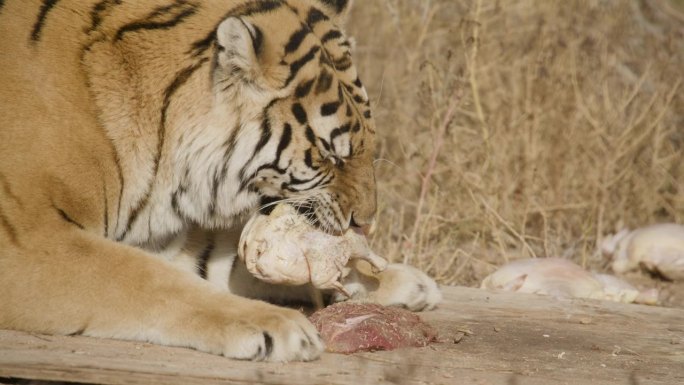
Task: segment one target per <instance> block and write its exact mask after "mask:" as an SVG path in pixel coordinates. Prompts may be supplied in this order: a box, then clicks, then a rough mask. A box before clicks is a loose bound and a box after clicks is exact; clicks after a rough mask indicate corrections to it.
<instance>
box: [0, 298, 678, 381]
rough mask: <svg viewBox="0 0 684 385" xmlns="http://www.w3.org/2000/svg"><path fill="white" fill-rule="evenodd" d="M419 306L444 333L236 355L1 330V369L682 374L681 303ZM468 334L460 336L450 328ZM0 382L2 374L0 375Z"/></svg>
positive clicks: (52, 374) (358, 377)
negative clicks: (427, 338)
mask: <svg viewBox="0 0 684 385" xmlns="http://www.w3.org/2000/svg"><path fill="white" fill-rule="evenodd" d="M444 293H445V298H446V301H445V303H444V304H443V305H442V306H441V307H440V308H439V309H438V310H436V311H432V312H428V313H424V314H423V317H424V318H425V319H426V320H427V321H429V322H430V323H432V324H433V325H435V326H436V327H437V328H438V330H439V331H440V335H441V336H442V339H444V340H445V342H442V343H439V344H435V345H432V346H430V347H427V348H420V349H403V350H398V351H394V352H375V353H362V354H355V355H348V356H345V355H337V354H325V355H324V356H323V357H322V359H320V360H318V361H316V362H309V363H286V364H282V363H255V362H241V361H233V360H229V359H226V358H222V357H217V356H212V355H209V354H204V353H200V352H196V351H193V350H189V349H182V348H170V347H162V346H156V345H151V344H145V343H136V342H127V341H114V340H102V339H96V338H88V337H80V336H76V337H63V336H46V335H36V334H28V333H22V332H15V331H0V377H14V378H25V379H41V380H51V381H74V382H87V383H101V384H152V383H165V384H203V385H206V384H225V383H264V384H292V385H307V384H320V383H330V384H350V385H360V384H366V383H378V384H383V383H420V384H455V383H469V384H470V383H473V384H532V385H534V384H550V383H553V384H579V385H582V384H592V385H596V384H667V385H671V384H684V310H682V309H668V308H659V307H647V306H640V305H624V304H616V303H609V302H599V301H588V300H556V299H552V298H548V297H542V296H534V295H525V294H510V293H490V292H487V291H483V290H477V289H470V288H462V287H447V288H444ZM464 331H466V332H472V335H465V336H463V337H462V339H461V340H460V342H459V343H454V342H453V339H454V338H457V339H458V337H459V336H461V335H463V332H464ZM0 382H2V381H0Z"/></svg>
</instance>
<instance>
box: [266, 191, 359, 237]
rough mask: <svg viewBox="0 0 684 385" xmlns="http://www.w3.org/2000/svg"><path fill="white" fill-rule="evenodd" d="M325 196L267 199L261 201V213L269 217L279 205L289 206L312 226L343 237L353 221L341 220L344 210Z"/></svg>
mask: <svg viewBox="0 0 684 385" xmlns="http://www.w3.org/2000/svg"><path fill="white" fill-rule="evenodd" d="M327 200H329V198H328V199H326V197H325V196H311V197H307V198H304V199H288V198H279V197H265V198H263V199H262V200H261V208H260V209H259V212H260V213H261V214H264V215H269V214H270V213H271V211H273V209H274V208H275V206H276V205H277V204H280V203H285V204H289V205H291V206H292V207H294V209H295V210H296V211H297V213H298V214H299V215H301V216H303V217H304V218H305V219H306V220H307V221H308V222H309V224H311V226H313V227H314V228H316V229H318V230H320V231H322V232H324V233H326V234H331V235H337V236H339V235H342V234H343V233H344V232H345V231H347V229H349V228H350V227H353V226H351V224H350V222H351V220H344V219H340V217H343V215H342V209H341V208H340V207H339V205H338V204H336V203H335V202H334V201H332V200H330V201H327Z"/></svg>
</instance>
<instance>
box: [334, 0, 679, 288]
mask: <svg viewBox="0 0 684 385" xmlns="http://www.w3.org/2000/svg"><path fill="white" fill-rule="evenodd" d="M347 29H348V33H349V35H351V36H354V37H355V39H356V43H357V44H356V54H355V56H356V64H357V66H358V67H359V71H360V73H361V75H362V76H361V78H362V80H363V82H364V84H365V86H366V87H367V89H368V91H369V94H370V97H371V101H372V103H373V105H374V115H375V119H376V123H377V125H378V135H379V141H378V148H377V157H378V160H377V161H376V163H375V169H376V173H377V178H378V182H379V196H378V198H379V204H380V208H379V209H380V213H379V217H378V219H379V221H378V224H379V227H378V231H377V232H376V233H375V236H374V238H373V246H374V248H375V249H376V250H377V251H378V252H379V253H382V255H385V256H386V257H388V258H390V259H391V260H393V261H399V262H406V263H409V264H412V265H415V266H417V267H420V268H421V269H423V270H425V271H427V272H428V273H429V274H430V275H431V276H433V277H435V278H437V280H438V281H439V282H441V283H444V284H458V285H468V286H475V285H478V284H479V281H480V280H481V279H482V278H483V277H484V276H486V275H487V274H489V273H490V272H492V271H493V270H494V269H495V268H496V267H497V266H500V265H502V264H504V263H505V262H507V261H509V260H514V259H519V258H524V257H546V256H559V257H565V258H568V259H571V260H573V261H575V262H577V263H579V264H580V265H582V266H584V267H586V268H590V269H594V270H598V271H607V270H608V261H607V260H605V259H604V258H603V257H602V256H601V255H600V253H599V252H598V251H597V241H600V240H601V238H602V237H604V236H605V235H607V234H610V233H614V232H615V231H616V230H619V229H620V228H622V227H629V228H635V227H639V226H644V225H647V224H651V223H658V222H678V223H683V222H684V84H682V82H684V0H642V1H638V0H611V1H608V0H586V1H574V0H567V1H566V0H549V1H533V0H516V1H513V0H501V1H496V0H357V1H356V2H355V7H354V10H353V12H352V15H351V16H350V18H349V23H348V28H347Z"/></svg>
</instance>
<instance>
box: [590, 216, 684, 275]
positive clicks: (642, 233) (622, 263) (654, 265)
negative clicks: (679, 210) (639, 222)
mask: <svg viewBox="0 0 684 385" xmlns="http://www.w3.org/2000/svg"><path fill="white" fill-rule="evenodd" d="M601 250H602V251H603V254H604V255H605V256H607V257H609V258H612V268H613V271H615V272H616V273H625V272H628V271H632V270H636V269H638V268H639V267H642V268H644V269H646V270H649V271H651V272H655V273H658V274H660V275H662V276H663V277H665V278H667V279H670V280H673V281H682V280H684V225H679V224H674V223H661V224H656V225H651V226H647V227H642V228H640V229H637V230H634V231H629V230H627V229H624V230H622V231H620V232H618V233H617V234H615V235H611V236H608V237H606V238H605V239H604V240H603V242H602V243H601Z"/></svg>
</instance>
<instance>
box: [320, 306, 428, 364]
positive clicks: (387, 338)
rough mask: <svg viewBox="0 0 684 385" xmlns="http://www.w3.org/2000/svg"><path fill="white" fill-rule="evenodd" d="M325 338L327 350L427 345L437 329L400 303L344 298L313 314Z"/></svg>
mask: <svg viewBox="0 0 684 385" xmlns="http://www.w3.org/2000/svg"><path fill="white" fill-rule="evenodd" d="M309 320H311V322H312V323H313V324H314V326H316V328H317V329H318V331H319V332H320V333H321V337H322V338H323V340H324V341H325V344H326V350H327V351H329V352H334V353H345V354H348V353H355V352H360V351H372V350H393V349H397V348H402V347H409V346H416V347H420V346H427V345H428V344H429V343H430V342H432V341H435V340H436V339H437V332H436V331H435V329H433V328H432V327H431V326H430V325H428V324H426V323H425V322H423V320H421V319H420V317H418V316H417V315H416V314H414V313H412V312H410V311H408V310H405V309H401V308H397V307H385V306H380V305H376V304H360V303H352V302H341V303H336V304H334V305H331V306H328V307H327V308H325V309H321V310H319V311H317V312H315V313H314V314H312V315H311V316H310V317H309Z"/></svg>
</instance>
